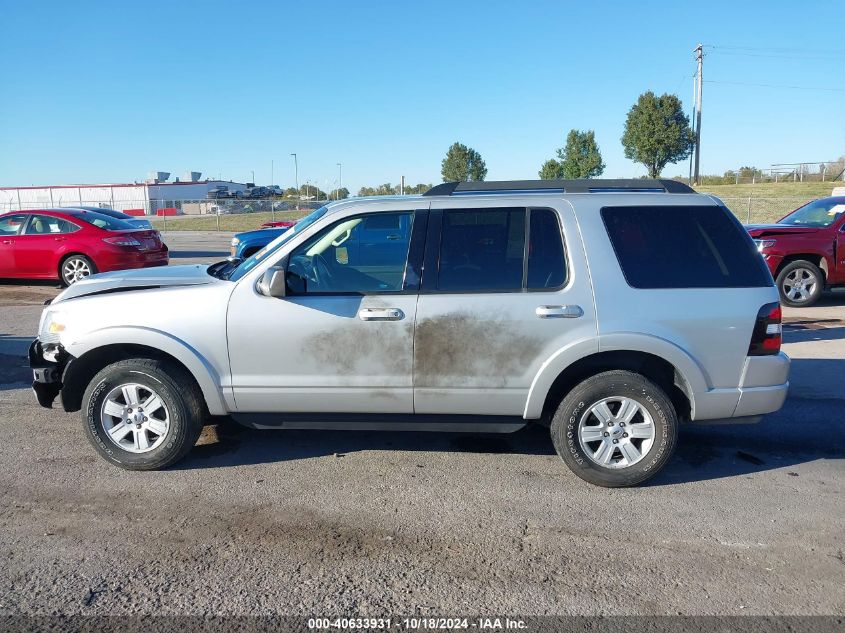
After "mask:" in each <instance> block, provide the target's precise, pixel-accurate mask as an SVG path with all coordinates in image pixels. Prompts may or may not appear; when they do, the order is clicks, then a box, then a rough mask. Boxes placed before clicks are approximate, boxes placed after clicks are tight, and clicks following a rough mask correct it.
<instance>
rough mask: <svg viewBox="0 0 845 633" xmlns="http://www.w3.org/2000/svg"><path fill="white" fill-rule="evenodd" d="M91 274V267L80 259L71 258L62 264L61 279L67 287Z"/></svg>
mask: <svg viewBox="0 0 845 633" xmlns="http://www.w3.org/2000/svg"><path fill="white" fill-rule="evenodd" d="M90 274H91V266H90V265H89V264H88V262H87V261H85V260H84V259H82V258H80V257H71V258H70V259H68V260H67V261H66V262H65V263H64V264H62V278H63V279H64V280H65V283H66V284H67V285H70V284H72V283H74V282H75V281H79V280H80V279H85V277H88V276H89V275H90Z"/></svg>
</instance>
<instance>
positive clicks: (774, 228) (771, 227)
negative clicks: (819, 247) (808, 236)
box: [745, 224, 819, 237]
mask: <svg viewBox="0 0 845 633" xmlns="http://www.w3.org/2000/svg"><path fill="white" fill-rule="evenodd" d="M745 228H746V230H747V231H748V232H749V233H750V234H751V237H765V236H768V235H796V234H800V233H818V232H819V229H818V228H817V227H814V226H793V225H791V224H746V225H745Z"/></svg>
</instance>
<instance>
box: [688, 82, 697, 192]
mask: <svg viewBox="0 0 845 633" xmlns="http://www.w3.org/2000/svg"><path fill="white" fill-rule="evenodd" d="M697 99H698V80H697V78H696V76H695V75H693V77H692V116H691V117H690V121H692V126H693V131H695V102H696V100H697ZM693 162H695V152H692V153H691V154H690V155H689V179H688V180H687V184H688V185H689V186H690V187H692V167H693Z"/></svg>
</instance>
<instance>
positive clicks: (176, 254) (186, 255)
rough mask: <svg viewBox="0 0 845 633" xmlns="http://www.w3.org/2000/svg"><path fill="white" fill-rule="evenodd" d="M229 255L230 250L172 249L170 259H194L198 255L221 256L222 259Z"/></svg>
mask: <svg viewBox="0 0 845 633" xmlns="http://www.w3.org/2000/svg"><path fill="white" fill-rule="evenodd" d="M229 255H230V253H229V251H224V250H216V251H215V250H206V251H170V259H192V258H197V257H219V258H220V259H226V258H227V257H228V256H229Z"/></svg>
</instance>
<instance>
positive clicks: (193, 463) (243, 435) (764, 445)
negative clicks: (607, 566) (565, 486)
mask: <svg viewBox="0 0 845 633" xmlns="http://www.w3.org/2000/svg"><path fill="white" fill-rule="evenodd" d="M794 363H795V365H796V366H797V369H798V372H799V373H800V375H806V376H808V377H811V376H814V375H819V374H820V373H821V374H823V375H827V376H831V377H835V376H842V375H845V360H839V359H806V360H805V359H797V360H795V361H794ZM805 365H806V367H805ZM837 372H838V373H837ZM800 393H801V391H800V390H799V394H800ZM841 398H842V397H841V396H839V397H823V396H811V397H806V396H804V395H795V396H791V397H790V398H788V399H787V402H786V404H785V406H784V407H783V409H781V411H779V412H777V413H775V414H771V415H769V416H766V418H765V419H764V420H763V421H762V422H760V423H759V424H752V425H738V426H733V425H726V426H696V425H692V424H687V425H684V426H683V427H682V428H681V432H680V436H679V441H678V448H677V450H676V452H675V455H674V457H673V459H672V461H671V462H670V463H669V464H668V466H667V467H666V468H665V469H664V470H663V471H662V472H661V473H660V474H659V475H658V476H656V477H655V478H654V479H653V480H651V481H650V482H649V484H648V485H650V486H665V485H676V484H681V483H690V482H695V481H706V480H714V479H721V478H726V477H736V476H743V475H750V474H753V473H760V472H766V471H771V470H776V469H782V468H789V467H792V466H798V465H800V464H803V463H807V462H812V461H816V460H819V459H842V458H843V457H845V416H843V415H842V410H843V400H842V399H841ZM811 421H812V422H811ZM809 424H812V425H813V426H814V427H818V426H819V425H823V426H825V427H826V428H827V429H828V432H825V433H823V434H822V433H808V432H807V427H808V425H809ZM360 451H409V452H416V451H420V452H456V451H460V452H469V453H484V454H502V453H505V454H510V455H528V456H532V455H539V456H550V455H554V454H555V452H554V448H553V446H552V443H551V439H550V438H549V432H548V429H546V428H544V427H542V426H539V425H534V426H531V427H528V428H525V429H523V430H521V431H518V432H516V433H512V434H507V435H489V434H448V433H411V432H407V433H403V432H383V433H376V432H369V431H368V432H358V431H299V430H297V431H294V430H290V431H285V430H274V431H254V430H251V429H246V428H243V427H240V426H238V425H237V424H235V423H234V422H229V423H225V424H220V425H219V426H218V427H217V441H216V442H213V443H208V444H205V445H200V446H196V447H194V449H193V450H192V451H191V453H190V454H189V455H188V457H187V458H186V459H185V460H184V461H183V462H181V463H180V464H177V465H176V466H174V467H173V468H175V469H197V468H199V469H205V468H226V467H235V466H241V465H248V464H263V463H273V462H285V461H292V460H299V459H309V458H315V457H325V456H330V455H338V456H342V455H345V454H347V453H353V452H360ZM560 467H561V469H562V470H561V475H562V477H563V476H565V474H566V471H565V466H564V465H563V463H561V465H560ZM790 474H791V473H790Z"/></svg>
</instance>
